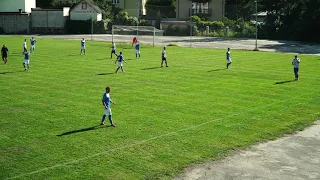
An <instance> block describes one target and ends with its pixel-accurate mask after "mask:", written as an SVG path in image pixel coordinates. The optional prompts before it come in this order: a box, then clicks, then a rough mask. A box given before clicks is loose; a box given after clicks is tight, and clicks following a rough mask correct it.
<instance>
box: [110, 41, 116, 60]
mask: <svg viewBox="0 0 320 180" xmlns="http://www.w3.org/2000/svg"><path fill="white" fill-rule="evenodd" d="M116 49H117V46H116V43H114V42H112V46H111V55H110V59H111V58H112V54H115V55H116V56H117V54H116Z"/></svg>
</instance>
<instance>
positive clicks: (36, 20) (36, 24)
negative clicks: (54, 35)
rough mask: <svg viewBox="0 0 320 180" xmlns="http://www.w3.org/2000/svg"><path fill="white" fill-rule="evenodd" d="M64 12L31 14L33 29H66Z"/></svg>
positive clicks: (47, 11)
mask: <svg viewBox="0 0 320 180" xmlns="http://www.w3.org/2000/svg"><path fill="white" fill-rule="evenodd" d="M65 21H66V19H65V17H64V16H63V10H62V9H61V10H38V11H37V10H33V11H32V13H31V25H32V28H43V27H46V28H64V25H65Z"/></svg>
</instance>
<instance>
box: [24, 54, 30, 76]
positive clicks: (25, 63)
mask: <svg viewBox="0 0 320 180" xmlns="http://www.w3.org/2000/svg"><path fill="white" fill-rule="evenodd" d="M23 55H24V60H23V67H24V70H25V71H27V70H28V71H29V70H30V53H29V52H28V50H27V49H26V48H25V49H24V52H23ZM26 65H27V67H26Z"/></svg>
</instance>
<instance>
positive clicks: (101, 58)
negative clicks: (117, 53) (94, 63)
mask: <svg viewBox="0 0 320 180" xmlns="http://www.w3.org/2000/svg"><path fill="white" fill-rule="evenodd" d="M108 59H110V58H107V57H105V58H99V59H96V60H98V61H100V60H108Z"/></svg>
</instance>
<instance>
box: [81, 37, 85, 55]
mask: <svg viewBox="0 0 320 180" xmlns="http://www.w3.org/2000/svg"><path fill="white" fill-rule="evenodd" d="M82 51H83V54H84V55H86V40H84V38H82V40H81V50H80V55H82Z"/></svg>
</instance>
